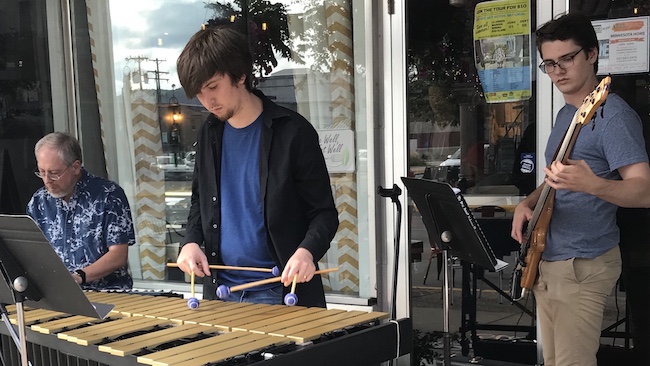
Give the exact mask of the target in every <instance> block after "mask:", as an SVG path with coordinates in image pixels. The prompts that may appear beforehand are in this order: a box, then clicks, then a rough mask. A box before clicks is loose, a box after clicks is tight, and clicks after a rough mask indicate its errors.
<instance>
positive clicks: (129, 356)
mask: <svg viewBox="0 0 650 366" xmlns="http://www.w3.org/2000/svg"><path fill="white" fill-rule="evenodd" d="M87 296H88V299H89V300H90V301H92V302H98V303H107V304H114V305H115V308H114V309H113V311H112V312H111V313H110V314H108V316H107V317H106V318H105V319H103V320H100V319H95V318H91V317H85V316H75V315H70V314H66V313H60V312H54V311H50V310H41V309H33V308H26V310H25V313H24V314H25V315H24V316H25V323H26V328H27V329H26V332H27V340H28V354H29V359H30V361H31V363H32V365H39V366H40V365H65V366H68V365H69V366H71V365H116V366H119V365H143V364H144V365H152V366H165V365H177V366H190V365H214V366H217V365H218V366H226V365H252V364H255V365H258V364H259V365H264V366H267V365H268V366H273V365H284V366H286V365H298V364H300V365H305V364H309V365H310V366H315V365H328V366H329V365H354V366H359V365H376V364H378V363H381V362H384V361H388V360H391V359H393V358H396V357H397V356H401V355H404V354H407V353H409V352H410V351H411V341H412V324H411V320H410V319H399V320H394V321H385V319H386V318H387V317H388V314H386V313H382V312H364V311H344V310H326V309H321V308H306V307H288V306H283V305H261V304H246V303H231V302H223V301H218V300H202V301H201V306H200V307H199V308H198V309H196V310H190V309H188V308H187V304H186V301H185V300H183V299H180V298H169V297H154V296H143V295H133V294H123V293H122V294H120V293H101V292H89V293H87ZM8 310H9V312H10V316H9V318H10V320H11V322H12V323H14V324H17V319H16V314H15V312H14V310H15V307H13V306H9V307H8ZM382 320H384V321H382ZM0 332H1V333H3V335H2V336H1V338H2V352H3V355H4V359H5V362H7V364H8V365H18V364H20V355H19V354H18V351H17V349H16V346H15V345H14V343H13V340H12V339H11V337H9V336H8V335H7V334H9V333H8V332H7V329H6V327H5V326H4V324H2V326H1V327H0Z"/></svg>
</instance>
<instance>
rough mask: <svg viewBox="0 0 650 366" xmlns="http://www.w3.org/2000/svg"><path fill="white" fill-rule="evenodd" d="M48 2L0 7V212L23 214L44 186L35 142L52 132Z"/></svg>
mask: <svg viewBox="0 0 650 366" xmlns="http://www.w3.org/2000/svg"><path fill="white" fill-rule="evenodd" d="M45 12H46V5H45V2H34V1H3V2H2V3H1V4H0V18H1V19H2V21H1V22H0V213H22V214H24V213H25V207H26V205H27V202H28V201H29V198H30V197H31V195H32V193H34V191H36V189H38V188H39V187H40V186H41V185H42V182H41V180H40V179H38V178H37V177H35V176H34V174H32V172H33V171H34V169H35V168H36V159H35V158H34V153H33V151H34V144H35V143H36V141H38V139H39V138H41V137H42V136H43V134H44V133H45V132H49V131H52V129H53V116H52V115H53V111H52V94H51V90H52V89H51V86H52V82H51V77H50V58H49V52H48V26H49V27H51V28H52V30H54V29H56V27H54V26H53V25H52V24H48V23H47V22H46V19H45V17H44V16H43V14H44V13H45Z"/></svg>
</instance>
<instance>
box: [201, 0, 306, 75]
mask: <svg viewBox="0 0 650 366" xmlns="http://www.w3.org/2000/svg"><path fill="white" fill-rule="evenodd" d="M233 4H236V5H238V6H239V9H236V8H235V7H234V6H233ZM205 6H206V8H208V9H211V10H212V11H213V12H214V13H213V18H212V19H210V20H208V22H207V23H208V26H232V27H233V28H234V29H237V30H239V31H240V32H242V33H244V34H246V35H247V36H248V40H249V45H250V48H251V52H252V54H253V74H254V75H255V76H256V77H258V78H261V77H264V76H266V75H268V74H270V73H271V71H273V69H274V68H275V67H276V66H278V59H277V57H276V54H279V55H280V56H281V57H284V58H287V59H289V60H293V61H295V62H298V63H304V61H302V59H301V58H300V57H299V56H298V55H297V54H296V53H292V52H291V38H290V36H289V27H288V23H287V10H286V7H285V6H284V4H280V3H275V4H272V3H271V2H270V1H269V0H234V1H233V2H232V3H230V2H229V3H226V4H223V3H221V2H219V1H217V2H214V3H208V4H206V5H205Z"/></svg>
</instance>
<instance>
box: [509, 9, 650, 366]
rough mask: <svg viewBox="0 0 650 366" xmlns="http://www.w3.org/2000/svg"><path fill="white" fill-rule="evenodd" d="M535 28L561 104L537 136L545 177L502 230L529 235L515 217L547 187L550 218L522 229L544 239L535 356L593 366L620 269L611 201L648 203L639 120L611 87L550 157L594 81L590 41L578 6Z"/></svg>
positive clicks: (649, 179)
mask: <svg viewBox="0 0 650 366" xmlns="http://www.w3.org/2000/svg"><path fill="white" fill-rule="evenodd" d="M536 36H537V49H538V51H539V54H540V56H541V57H540V58H541V59H542V60H543V61H542V63H541V64H540V65H539V67H540V69H541V70H542V72H544V73H546V74H548V76H549V77H550V78H551V81H552V82H553V84H554V85H555V87H556V88H557V89H558V90H559V91H560V92H561V93H562V95H563V96H564V100H565V102H566V104H565V105H564V106H563V107H562V109H561V110H560V111H559V113H558V115H557V117H556V120H555V125H554V127H553V130H552V132H551V135H550V137H549V140H548V142H547V146H546V150H545V157H546V160H547V162H548V166H547V167H546V168H545V169H544V172H545V174H546V178H545V180H544V182H543V183H542V184H541V185H540V186H539V187H538V188H537V189H536V190H535V191H534V192H533V193H531V194H530V195H529V196H528V197H526V198H525V199H524V200H523V201H522V202H521V203H519V205H517V207H516V209H515V214H514V218H513V222H512V233H511V234H512V237H513V238H514V239H515V240H517V241H518V242H520V243H524V242H525V241H527V240H528V239H529V238H528V237H526V235H524V233H523V229H524V226H525V224H526V223H527V222H528V221H530V220H531V218H532V217H533V209H534V208H535V206H536V204H537V202H538V200H539V198H540V196H541V195H542V192H543V191H544V187H545V186H548V188H546V191H549V190H551V191H552V193H554V200H553V206H552V214H551V217H550V222H549V223H548V225H547V227H533V228H532V230H533V232H536V233H537V234H538V236H537V240H540V239H539V238H540V237H541V238H542V239H541V240H543V241H544V243H543V244H544V245H543V247H544V251H543V253H542V257H541V260H540V261H539V264H538V267H537V270H538V277H537V279H536V280H535V282H534V285H533V286H532V291H533V293H534V295H535V301H536V306H537V313H538V319H539V321H538V327H540V330H541V336H542V339H541V341H542V348H543V355H544V365H545V366H556V365H557V366H570V365H576V366H577V365H580V366H596V365H597V361H596V353H597V351H598V348H599V346H600V333H601V326H602V318H603V309H604V304H605V300H606V298H607V296H609V294H610V293H611V291H612V288H613V287H614V284H615V283H616V281H617V279H618V278H619V275H620V273H621V254H620V250H619V247H618V244H619V229H618V227H617V226H616V210H617V206H623V207H649V206H650V166H649V165H648V156H647V154H646V151H645V145H644V141H643V134H642V126H641V120H640V119H639V117H638V115H637V114H636V113H635V112H634V111H633V110H632V109H631V108H630V107H629V106H628V105H627V104H626V103H625V102H624V101H623V100H622V99H621V98H620V97H618V96H617V95H615V94H611V93H610V94H609V96H608V97H607V100H606V103H605V104H603V106H601V107H600V108H599V109H598V110H597V111H596V112H595V113H594V117H593V119H589V120H587V121H584V123H583V125H582V128H581V129H579V130H578V132H577V136H576V139H575V144H574V145H573V147H572V150H571V152H570V154H568V155H567V158H565V159H555V160H554V156H555V152H556V151H558V150H559V148H558V146H560V144H561V142H562V141H563V139H564V137H565V134H567V130H568V127H569V126H570V125H571V124H572V120H573V119H574V114H575V112H576V111H577V110H578V109H579V108H581V107H582V106H583V104H584V103H589V101H588V100H585V97H587V96H589V95H590V93H591V92H592V91H593V90H594V89H595V88H596V86H597V85H598V84H599V81H598V78H597V77H596V73H597V71H598V50H599V47H598V40H597V38H596V33H595V32H594V29H593V27H592V25H591V22H590V20H589V19H588V18H587V17H585V16H584V15H581V14H579V13H570V14H566V15H563V16H561V17H559V18H557V19H554V20H551V21H549V22H548V23H546V24H544V25H543V26H542V27H541V28H540V29H539V30H538V31H537V32H536ZM552 197H553V194H552V195H551V199H552ZM542 221H544V220H542ZM529 231H531V228H529ZM539 233H542V234H541V235H539ZM532 236H533V237H534V236H535V234H533V235H532Z"/></svg>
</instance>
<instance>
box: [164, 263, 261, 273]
mask: <svg viewBox="0 0 650 366" xmlns="http://www.w3.org/2000/svg"><path fill="white" fill-rule="evenodd" d="M167 267H175V268H178V264H177V263H167ZM208 267H210V269H220V270H231V271H253V272H273V269H272V268H259V267H237V266H224V265H220V264H211V265H209V266H208Z"/></svg>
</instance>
